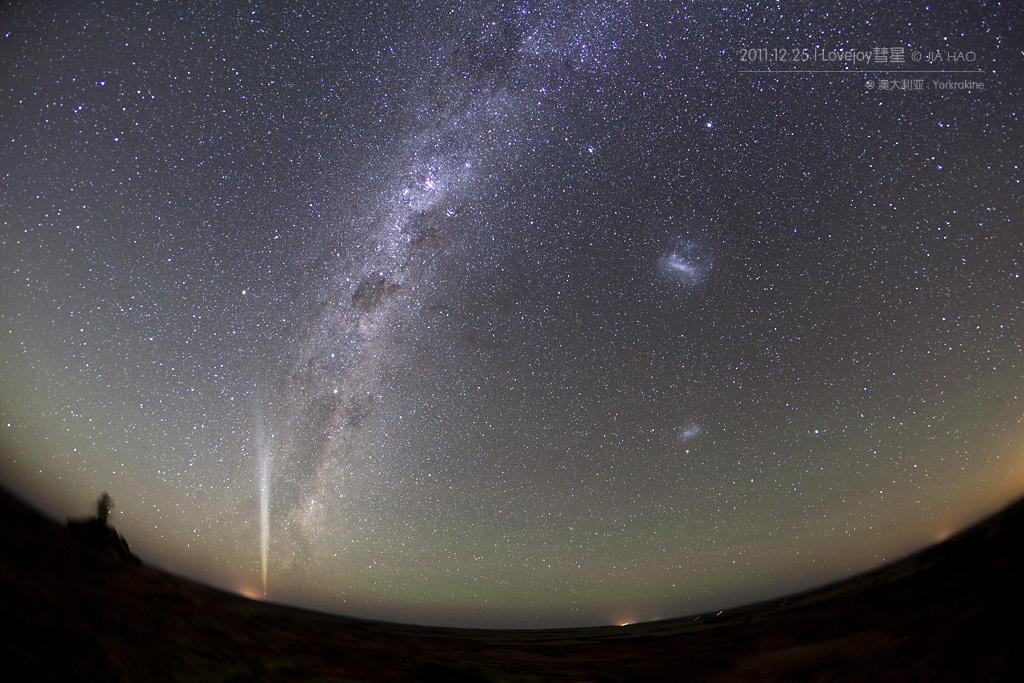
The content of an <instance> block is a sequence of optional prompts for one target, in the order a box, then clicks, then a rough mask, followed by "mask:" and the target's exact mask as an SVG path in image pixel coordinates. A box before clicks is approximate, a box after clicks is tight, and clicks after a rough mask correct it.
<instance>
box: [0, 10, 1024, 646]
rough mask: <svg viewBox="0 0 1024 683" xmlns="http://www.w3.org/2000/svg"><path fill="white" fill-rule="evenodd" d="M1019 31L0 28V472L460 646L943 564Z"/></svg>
mask: <svg viewBox="0 0 1024 683" xmlns="http://www.w3.org/2000/svg"><path fill="white" fill-rule="evenodd" d="M826 5H827V7H826ZM1022 20H1024V13H1022V12H1021V11H1020V10H1019V9H1010V8H1008V7H1004V6H1000V3H977V2H962V3H958V2H953V3H936V4H935V5H933V6H931V7H927V6H923V5H921V4H920V3H907V2H885V3H874V2H858V3H849V2H843V3H795V2H781V3H778V4H770V5H766V6H763V7H762V6H752V5H747V4H745V3H732V2H719V3H704V2H692V3H689V2H615V1H612V0H585V1H580V2H572V1H541V2H521V3H520V2H505V3H503V2H455V1H438V2H430V1H427V2H409V3H407V2H386V3H385V2H357V1H353V2H344V3H341V2H339V3H299V2H278V3H273V2H266V3H265V2H225V3H221V4H219V5H218V6H216V7H213V6H211V5H210V4H209V3H167V2H152V3H149V2H145V3H138V4H134V3H129V2H107V3H81V4H69V3H60V2H38V1H33V2H14V3H8V4H7V5H6V6H5V7H4V8H3V9H2V10H0V73H2V76H0V86H2V88H0V129H2V132H3V135H2V139H0V188H2V192H0V291H2V297H0V320H2V327H0V387H2V395H0V443H2V446H3V455H2V458H0V483H3V485H5V486H6V487H8V488H10V489H11V490H13V491H14V492H16V493H17V494H18V495H20V496H23V497H24V498H26V499H27V500H29V501H30V502H32V503H33V504H35V505H37V506H38V507H39V508H41V509H43V510H44V511H46V512H47V513H48V514H51V515H53V516H55V517H58V518H63V517H64V516H66V515H85V514H88V513H89V512H90V511H91V510H92V509H94V501H95V500H96V498H97V497H98V496H99V494H100V493H101V492H103V491H107V492H109V493H110V495H111V496H112V498H113V501H114V510H113V513H112V516H111V520H112V523H113V524H114V525H115V526H116V527H117V529H118V530H119V531H121V533H122V534H124V535H125V536H126V537H127V539H128V541H129V543H131V545H132V548H133V550H134V551H135V552H136V553H137V554H138V555H139V556H140V557H142V558H143V559H144V560H146V561H147V562H150V563H153V564H155V565H157V566H160V567H163V568H166V569H168V570H170V571H173V572H176V573H179V574H183V575H186V576H189V577H193V578H196V579H198V580H200V581H204V582H206V583H210V584H212V585H216V586H220V587H224V588H227V589H229V590H232V591H237V592H241V593H243V594H245V595H250V596H258V597H260V598H261V599H263V598H264V596H265V599H268V600H273V601H276V602H285V603H290V604H298V605H302V606H306V607H312V608H316V609H321V610H326V611H331V612H337V613H343V614H350V615H357V616H365V617H372V618H378V619H390V620H400V621H408V622H416V623H426V624H440V625H462V626H483V627H501V628H535V627H551V626H582V625H591V624H607V623H623V622H635V621H641V620H650V619H657V618H668V617H673V616H680V615H685V614H692V613H696V612H699V611H707V610H718V609H721V608H724V607H728V606H733V605H738V604H744V603H750V602H754V601H759V600H765V599H768V598H772V597H775V596H780V595H784V594H786V593H789V592H792V591H795V590H799V589H803V588H807V587H811V586H815V585H820V584H822V583H825V582H828V581H832V580H835V579H838V578H843V577H847V576H850V575H852V574H854V573H856V572H859V571H862V570H865V569H868V568H872V567H875V566H878V565H879V564H881V563H883V562H886V561H891V560H892V559H895V558H897V557H899V556H901V555H905V554H906V553H908V552H911V551H913V550H915V549H918V548H920V547H923V546H926V545H929V544H931V543H934V542H936V541H938V540H940V539H942V538H944V537H946V536H948V535H949V534H951V533H953V532H955V531H956V530H957V529H959V528H962V527H963V526H964V525H966V524H968V523H970V522H971V521H973V520H976V519H978V518H979V517H980V516H983V515H985V514H988V513H990V512H992V511H994V510H996V509H998V508H999V507H1001V506H1003V505H1004V504H1006V503H1008V502H1009V501H1011V500H1013V499H1015V498H1017V497H1019V496H1020V495H1022V494H1024V417H1022V416H1024V396H1022V395H1021V392H1022V391H1024V382H1022V380H1024V355H1022V348H1021V340H1022V337H1024V321H1022V315H1024V311H1022V305H1024V279H1022V277H1021V276H1022V274H1024V264H1022V259H1024V211H1022V209H1024V187H1022V178H1024V171H1022V170H1021V168H1020V165H1021V163H1022V156H1021V149H1022V147H1024V131H1022V121H1021V116H1022V112H1021V106H1022V104H1024V93H1022V87H1021V75H1022V74H1024V64H1022V50H1021V48H1022V43H1024V31H1022V30H1021V28H1022ZM858 54H859V55H861V57H862V58H863V55H864V54H868V55H869V56H870V57H871V60H870V61H864V59H861V60H860V61H853V60H854V59H857V57H856V55H858ZM890 56H891V57H892V61H891V62H890V61H889V59H888V58H889V57H890ZM882 58H885V60H884V61H881V60H882ZM900 58H902V59H900ZM965 83H966V84H973V85H963V84H965Z"/></svg>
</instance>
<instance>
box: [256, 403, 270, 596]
mask: <svg viewBox="0 0 1024 683" xmlns="http://www.w3.org/2000/svg"><path fill="white" fill-rule="evenodd" d="M256 429H257V432H256V438H257V448H258V449H259V459H260V571H261V572H262V574H263V595H266V594H267V556H268V555H269V552H270V449H269V448H268V447H267V437H266V427H265V426H264V423H263V407H262V406H261V407H260V408H259V412H258V414H257V428H256Z"/></svg>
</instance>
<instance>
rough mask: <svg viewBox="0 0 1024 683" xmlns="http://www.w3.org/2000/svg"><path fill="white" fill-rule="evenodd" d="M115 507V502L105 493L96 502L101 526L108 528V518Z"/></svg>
mask: <svg viewBox="0 0 1024 683" xmlns="http://www.w3.org/2000/svg"><path fill="white" fill-rule="evenodd" d="M113 505H114V501H113V500H111V499H110V495H109V494H108V493H107V492H106V491H104V492H103V495H102V496H100V498H99V500H97V501H96V519H98V520H99V521H100V524H102V525H104V526H106V524H107V516H108V515H109V514H110V508H112V507H113Z"/></svg>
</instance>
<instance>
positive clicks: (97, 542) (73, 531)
mask: <svg viewBox="0 0 1024 683" xmlns="http://www.w3.org/2000/svg"><path fill="white" fill-rule="evenodd" d="M68 534H70V536H71V538H73V539H75V540H77V541H81V542H82V543H85V544H86V545H88V546H89V547H90V548H92V549H93V550H98V551H100V552H105V553H113V554H114V555H117V556H118V557H120V558H121V559H124V560H129V561H131V562H138V561H139V558H137V557H135V555H133V554H132V551H131V548H129V547H128V541H126V540H124V536H122V535H121V534H119V533H117V531H116V530H115V529H114V528H113V527H110V526H107V524H106V522H104V521H100V520H99V519H79V520H75V519H68Z"/></svg>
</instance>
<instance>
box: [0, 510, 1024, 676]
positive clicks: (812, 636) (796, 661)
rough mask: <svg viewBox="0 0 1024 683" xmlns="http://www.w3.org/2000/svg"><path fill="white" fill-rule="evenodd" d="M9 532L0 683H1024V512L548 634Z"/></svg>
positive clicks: (52, 532)
mask: <svg viewBox="0 0 1024 683" xmlns="http://www.w3.org/2000/svg"><path fill="white" fill-rule="evenodd" d="M0 520H2V524H0V615H2V617H3V619H4V621H5V622H6V628H5V629H4V630H5V631H6V632H7V635H5V636H3V638H2V641H0V642H2V644H0V657H2V659H0V680H60V681H72V680H88V681H103V680H125V681H136V680H182V679H184V680H198V681H206V680H209V681H222V680H227V681H257V680H269V681H279V680H280V681H283V680H317V681H410V680H411V681H462V682H471V681H569V680H571V681H644V680H651V681H664V680H680V681H703V680H709V681H711V680H713V681H775V680H779V681H782V680H785V681H831V680H856V681H877V680H901V681H907V680H911V681H915V680H926V681H933V680H964V681H992V680H999V681H1003V680H1006V681H1024V621H1022V616H1024V615H1022V608H1024V582H1022V581H1021V579H1022V578H1024V576H1022V571H1021V569H1022V567H1024V565H1022V562H1024V501H1022V502H1018V503H1016V504H1014V505H1012V506H1011V507H1009V508H1007V509H1006V510H1004V511H1003V512H1001V513H999V514H998V515H996V516H995V517H992V518H990V519H989V520H987V521H985V522H982V523H981V524H980V525H978V526H976V527H974V528H972V529H970V530H968V531H965V532H964V533H962V534H960V535H958V536H955V537H953V538H951V539H949V540H947V541H946V542H945V543H943V544H941V545H938V546H935V547H933V548H930V549H928V550H926V551H924V552H922V553H919V554H917V555H914V556H912V557H910V558H907V559H905V560H903V561H901V562H898V563H895V564H893V565H891V566H888V567H886V568H884V569H882V570H879V571H875V572H872V573H869V574H865V575H862V576H860V577H857V578H854V579H851V580H849V581H845V582H843V583H840V584H835V585H833V586H829V587H827V588H824V589H821V590H818V591H814V592H811V593H806V594H803V595H800V596H796V597H791V598H789V599H788V600H787V601H786V602H785V604H784V605H782V604H780V603H781V602H782V600H781V599H780V600H778V601H773V602H771V603H765V604H762V605H759V606H754V607H750V608H745V609H734V610H728V611H726V612H725V613H723V614H721V616H717V617H716V616H713V615H704V616H702V617H701V618H700V619H698V620H696V621H695V620H694V619H693V617H687V618H684V619H679V620H673V621H663V622H656V623H650V624H637V625H633V626H628V627H601V628H590V629H573V630H552V631H473V630H458V629H441V628H425V627H416V626H403V625H396V624H387V623H379V622H370V621H363V620H358V619H348V618H343V617H335V616H328V615H321V614H316V613H311V612H306V611H302V610H297V609H291V608H285V607H279V606H274V605H269V604H265V603H261V602H255V601H252V600H248V599H246V598H243V597H240V596H236V595H231V594H228V593H224V592H221V591H218V590H214V589H212V588H209V587H206V586H203V585H200V584H196V583H193V582H190V581H186V580H184V579H181V578H177V577H174V576H171V575H169V574H166V573H163V572H160V571H157V570H156V569H153V568H151V567H148V566H146V565H144V564H140V563H138V562H137V561H134V560H133V558H132V557H131V556H130V555H126V554H125V552H124V551H123V548H122V546H121V545H120V542H119V541H118V539H117V534H116V533H111V534H104V533H94V532H93V531H88V532H82V531H79V532H77V533H76V535H75V536H74V537H73V536H72V532H73V531H74V530H72V532H69V530H68V528H66V527H63V526H60V525H58V524H56V523H54V522H51V521H50V520H48V519H46V518H44V517H42V516H41V515H39V514H37V513H36V512H34V511H33V510H31V509H30V508H28V507H26V506H25V505H23V504H22V503H20V502H19V501H17V500H16V499H14V498H13V497H11V496H10V495H9V494H8V493H6V492H4V491H2V490H0ZM129 541H130V539H129Z"/></svg>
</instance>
